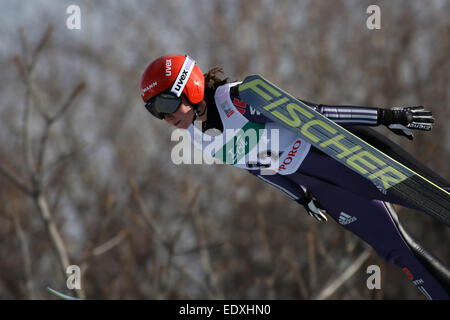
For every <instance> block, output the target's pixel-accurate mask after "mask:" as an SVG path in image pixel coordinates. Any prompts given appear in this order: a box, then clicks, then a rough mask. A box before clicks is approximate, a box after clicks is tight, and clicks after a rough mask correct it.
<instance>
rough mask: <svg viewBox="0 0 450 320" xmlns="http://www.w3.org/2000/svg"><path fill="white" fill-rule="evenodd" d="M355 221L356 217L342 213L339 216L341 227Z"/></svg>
mask: <svg viewBox="0 0 450 320" xmlns="http://www.w3.org/2000/svg"><path fill="white" fill-rule="evenodd" d="M356 220H358V219H357V218H356V217H352V216H349V215H348V214H346V213H345V212H344V211H342V212H341V214H340V215H339V224H341V225H343V226H345V225H347V224H350V223H352V222H355V221H356Z"/></svg>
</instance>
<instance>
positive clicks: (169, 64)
mask: <svg viewBox="0 0 450 320" xmlns="http://www.w3.org/2000/svg"><path fill="white" fill-rule="evenodd" d="M171 75H172V60H171V59H166V77H170V76H171Z"/></svg>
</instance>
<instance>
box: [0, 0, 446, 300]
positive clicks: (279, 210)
mask: <svg viewBox="0 0 450 320" xmlns="http://www.w3.org/2000/svg"><path fill="white" fill-rule="evenodd" d="M74 3H78V4H79V5H80V7H81V12H82V29H81V30H68V29H67V28H66V27H65V19H66V18H67V14H66V11H65V9H66V7H67V6H68V5H69V4H74ZM371 4H377V5H379V6H380V8H381V19H382V20H381V21H382V22H381V24H382V28H381V30H368V29H367V28H366V19H367V17H368V15H367V14H366V8H367V7H368V6H369V5H371ZM27 6H28V7H27V8H28V9H29V10H31V11H32V14H31V13H30V12H29V11H28V10H25V9H24V6H22V5H21V3H18V2H15V1H5V3H4V4H3V7H2V13H0V17H2V21H4V22H3V23H2V29H0V39H1V40H2V46H3V48H2V51H0V67H1V70H2V73H1V74H0V96H1V100H0V101H1V104H0V116H1V119H2V125H1V127H0V141H1V143H0V190H1V192H0V243H1V244H0V261H1V262H0V298H3V299H5V298H6V299H51V298H53V297H52V296H51V295H50V294H49V293H48V292H47V291H46V288H47V287H48V286H49V287H51V288H54V289H56V290H58V291H61V292H63V293H66V294H69V295H77V296H79V297H86V298H88V299H179V298H185V299H223V298H225V299H423V297H422V295H421V294H420V292H419V291H418V290H417V289H416V288H414V286H413V284H411V283H410V281H409V280H408V279H407V277H406V276H405V275H403V273H402V271H401V270H400V269H398V268H396V267H394V266H391V265H389V264H386V263H384V262H383V261H382V260H381V259H380V258H378V257H377V255H376V253H375V252H374V251H373V250H372V249H371V248H369V247H368V246H367V245H366V244H365V243H363V242H362V241H361V240H359V239H358V238H356V237H355V236H353V235H352V234H350V233H348V232H346V231H344V229H343V228H341V227H340V226H339V225H338V224H337V223H335V222H334V221H330V222H328V223H317V222H316V221H315V220H313V219H311V218H310V217H309V216H307V215H306V214H305V213H304V212H303V209H302V208H301V207H299V206H298V204H296V203H294V202H292V201H291V200H289V199H288V198H287V197H286V196H284V195H282V194H281V193H279V191H277V190H275V189H274V188H272V187H270V186H268V185H265V184H264V183H262V182H260V181H258V180H257V179H254V178H253V177H252V176H250V175H248V174H247V173H245V172H241V171H239V170H236V169H234V168H230V167H226V166H220V165H216V166H207V165H203V166H199V165H179V166H176V165H174V164H173V163H172V162H171V160H170V150H171V147H172V143H171V142H170V133H171V131H170V130H171V129H170V128H169V127H168V126H166V125H165V124H164V123H163V122H160V121H157V120H156V119H153V118H152V117H151V116H150V115H148V114H147V113H146V111H145V110H144V108H143V106H142V102H141V101H140V97H139V80H140V75H141V73H142V72H143V70H144V68H145V67H146V66H147V64H148V63H149V62H150V61H151V60H153V59H154V58H156V57H158V56H160V55H163V54H166V53H188V54H190V55H191V56H192V57H194V58H195V59H196V60H197V62H198V64H199V65H200V67H201V68H202V70H203V71H207V69H208V68H210V67H213V66H216V65H220V66H223V67H224V68H225V71H226V72H227V76H229V77H230V78H231V79H243V77H245V76H246V75H248V74H252V73H260V74H263V75H265V76H266V77H267V78H269V79H271V80H272V81H274V82H276V83H277V84H279V85H280V86H281V87H283V88H285V89H286V90H287V91H289V92H292V93H295V94H296V95H297V96H299V97H303V98H305V99H307V100H310V101H316V102H321V103H329V104H332V103H335V104H344V103H348V104H364V105H367V106H391V105H408V104H418V103H420V104H423V105H425V106H426V107H427V108H429V109H431V110H432V111H433V113H434V114H435V116H436V119H437V124H436V126H435V128H434V129H433V131H432V132H431V133H418V134H416V137H415V140H414V142H413V143H410V142H408V141H403V140H401V139H399V138H398V137H394V136H391V134H390V133H389V132H388V131H387V130H383V129H381V128H380V130H382V131H383V132H384V133H385V134H386V135H389V136H390V137H391V138H392V139H394V140H395V141H396V142H398V143H399V144H401V145H402V146H404V147H405V148H406V149H407V150H408V151H410V152H411V153H412V154H413V155H415V156H416V157H417V158H419V159H420V160H421V161H422V162H424V163H426V164H427V165H428V166H430V167H431V168H433V169H434V170H436V171H437V172H439V173H440V174H441V175H442V176H443V177H445V178H447V179H449V178H450V171H449V166H448V159H449V147H450V144H449V132H448V126H446V124H447V121H448V120H447V119H448V116H449V94H450V91H449V74H448V70H449V52H450V41H449V40H450V39H449V35H450V32H449V31H450V30H449V29H450V22H449V20H448V18H447V14H446V13H447V12H449V9H450V2H449V1H439V0H433V1H427V2H424V1H419V0H415V1H406V0H403V1H395V2H393V1H353V0H339V1H331V2H330V1H324V0H320V1H311V0H306V1H294V0H287V1H282V2H279V1H278V2H276V1H265V0H247V1H238V0H230V1H219V0H212V1H207V0H190V1H181V0H169V1H156V0H152V1H146V2H142V1H127V2H114V3H112V2H110V1H95V2H90V1H70V3H69V1H58V2H56V1H50V0H48V1H43V2H42V4H41V5H38V4H37V3H35V2H30V3H28V4H27ZM44 21H45V22H44ZM399 210H400V218H401V220H403V221H405V224H406V225H407V227H408V229H410V231H411V232H412V233H413V234H414V235H415V236H417V238H418V239H419V240H420V241H421V242H423V243H424V244H425V245H426V246H427V247H429V248H431V249H432V251H433V253H435V254H436V255H437V256H438V257H440V258H441V259H442V260H444V261H445V262H446V263H447V264H448V263H450V254H449V251H448V248H447V246H445V245H443V243H445V239H449V236H450V233H449V230H447V229H448V228H446V227H445V226H443V225H440V224H439V223H437V222H436V221H434V220H433V219H431V218H430V217H428V216H427V215H423V214H420V213H417V212H413V211H412V210H406V209H403V208H399ZM69 264H76V265H79V266H80V267H81V270H82V290H81V291H74V292H73V291H70V290H68V289H67V288H66V277H67V275H66V274H65V270H66V267H67V266H68V265H69ZM370 264H377V265H379V266H380V267H381V269H382V290H374V291H370V290H368V289H367V287H366V279H367V276H368V275H367V274H366V268H367V266H368V265H370Z"/></svg>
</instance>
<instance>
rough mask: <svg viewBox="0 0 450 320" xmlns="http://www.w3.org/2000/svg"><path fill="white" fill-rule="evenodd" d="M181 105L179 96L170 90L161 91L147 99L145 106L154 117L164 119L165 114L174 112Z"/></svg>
mask: <svg viewBox="0 0 450 320" xmlns="http://www.w3.org/2000/svg"><path fill="white" fill-rule="evenodd" d="M180 105H181V97H177V96H176V95H175V94H174V93H171V92H162V93H160V94H158V95H157V96H156V97H153V98H150V99H148V101H147V103H146V104H145V108H146V109H147V110H148V111H149V112H150V113H151V114H152V115H154V116H155V117H156V118H158V119H161V120H162V119H164V116H165V115H167V114H171V113H174V112H176V111H177V110H178V108H179V107H180Z"/></svg>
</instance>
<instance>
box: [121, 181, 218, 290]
mask: <svg viewBox="0 0 450 320" xmlns="http://www.w3.org/2000/svg"><path fill="white" fill-rule="evenodd" d="M128 184H129V186H130V189H131V193H132V195H133V198H134V200H135V202H136V203H137V205H138V208H139V211H140V213H141V216H142V217H143V218H144V221H145V223H146V224H147V226H148V227H149V228H150V229H151V230H153V232H154V234H155V240H156V242H157V244H158V245H159V246H161V247H162V248H164V249H165V250H166V251H167V253H168V254H169V256H171V255H173V245H174V244H173V243H171V242H169V241H168V240H167V238H166V237H165V236H164V233H163V232H162V229H161V227H160V226H159V225H158V223H157V222H156V221H155V220H154V219H153V217H152V216H151V215H150V214H148V213H147V210H146V208H145V205H144V203H143V202H142V198H141V196H140V193H139V191H138V189H137V188H136V185H135V183H134V181H133V179H131V178H130V179H129V180H128ZM168 267H173V268H174V269H176V270H177V271H179V272H180V273H181V274H182V275H184V276H186V277H187V278H188V279H190V280H191V281H192V282H193V283H195V284H196V285H197V286H198V287H200V288H201V289H202V290H203V291H205V292H206V293H207V295H208V296H209V297H210V298H213V297H214V293H213V292H212V291H211V290H210V289H209V288H208V286H205V284H204V283H203V282H201V281H199V280H197V279H196V278H195V277H194V276H192V275H191V274H190V273H189V272H188V271H187V270H185V268H184V267H182V266H180V265H179V264H178V263H177V262H176V261H173V260H172V261H171V264H170V265H169V266H168Z"/></svg>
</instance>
